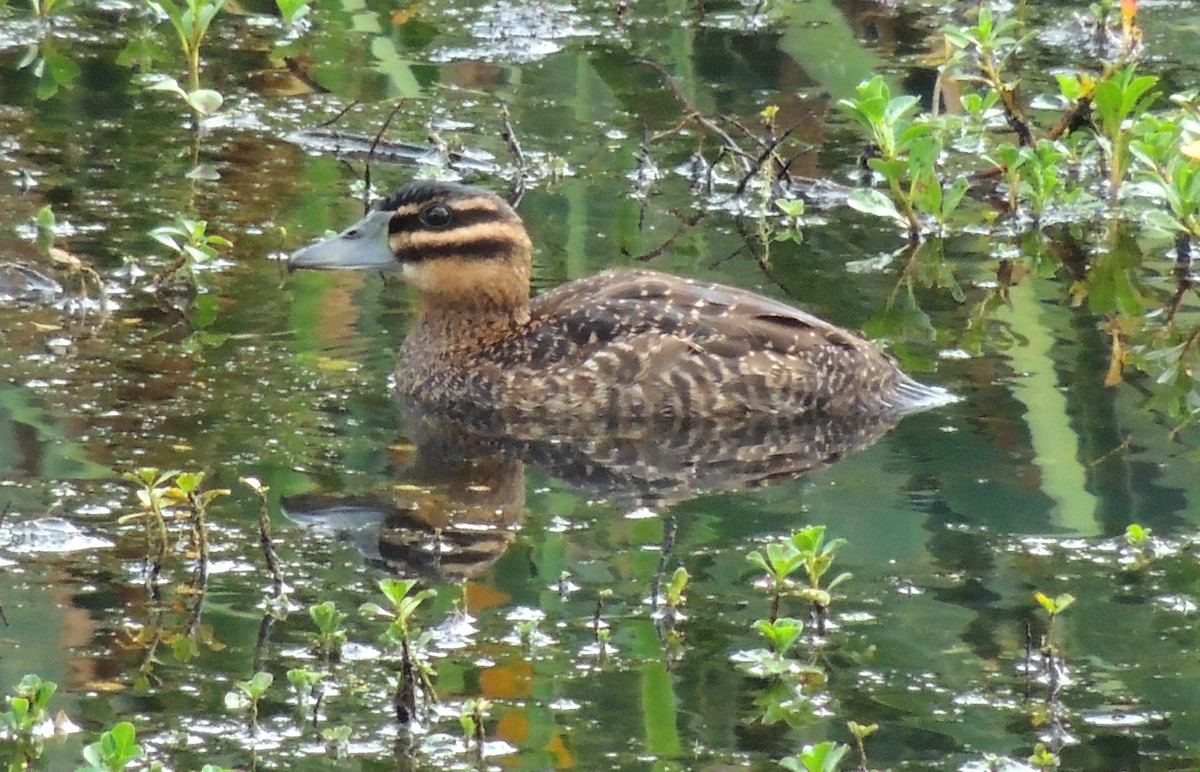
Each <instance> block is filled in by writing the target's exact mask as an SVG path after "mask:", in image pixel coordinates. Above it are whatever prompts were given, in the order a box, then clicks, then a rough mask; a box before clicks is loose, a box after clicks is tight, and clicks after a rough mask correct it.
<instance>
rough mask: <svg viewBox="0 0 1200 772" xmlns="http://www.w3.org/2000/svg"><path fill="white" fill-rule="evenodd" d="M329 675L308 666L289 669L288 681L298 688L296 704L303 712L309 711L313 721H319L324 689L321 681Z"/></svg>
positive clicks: (314, 722)
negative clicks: (318, 715) (318, 716)
mask: <svg viewBox="0 0 1200 772" xmlns="http://www.w3.org/2000/svg"><path fill="white" fill-rule="evenodd" d="M328 677H329V673H326V672H323V671H317V670H309V669H308V668H303V667H295V668H292V669H291V670H289V671H287V679H288V683H290V684H291V685H292V688H293V689H295V690H296V705H297V707H298V708H299V709H300V711H301V712H309V713H311V716H312V723H313V724H314V725H315V724H316V723H317V714H318V711H319V710H320V708H321V697H322V696H323V691H322V689H321V682H322V681H324V680H325V679H326V678H328Z"/></svg>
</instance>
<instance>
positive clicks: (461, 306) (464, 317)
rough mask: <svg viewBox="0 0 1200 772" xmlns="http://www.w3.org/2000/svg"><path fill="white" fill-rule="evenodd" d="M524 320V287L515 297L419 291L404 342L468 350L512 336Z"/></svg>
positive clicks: (440, 349) (526, 292)
mask: <svg viewBox="0 0 1200 772" xmlns="http://www.w3.org/2000/svg"><path fill="white" fill-rule="evenodd" d="M528 321H529V290H528V289H525V290H524V292H523V293H522V294H521V295H519V296H517V297H511V296H497V295H496V294H495V293H487V294H479V295H476V296H473V297H470V298H461V297H460V298H448V297H445V296H444V295H436V296H432V297H431V296H427V295H425V294H422V296H421V299H420V306H419V310H418V312H417V319H416V322H415V323H414V325H413V327H412V330H411V331H410V332H409V340H408V345H409V346H412V347H417V348H419V349H421V350H423V351H426V352H439V353H441V354H444V355H451V356H453V355H455V354H463V353H469V352H471V351H474V350H478V349H480V348H483V347H485V346H488V345H490V344H492V343H496V342H498V341H501V340H503V339H505V338H507V337H510V336H512V335H513V334H515V333H516V331H517V330H519V329H520V328H521V327H522V326H524V325H525V323H526V322H528Z"/></svg>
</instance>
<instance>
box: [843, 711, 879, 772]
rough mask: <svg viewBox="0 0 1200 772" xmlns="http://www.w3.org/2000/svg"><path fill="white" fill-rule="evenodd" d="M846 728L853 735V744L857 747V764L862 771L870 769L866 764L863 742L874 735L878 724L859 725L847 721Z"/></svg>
mask: <svg viewBox="0 0 1200 772" xmlns="http://www.w3.org/2000/svg"><path fill="white" fill-rule="evenodd" d="M846 726H847V728H849V729H850V734H852V735H854V743H855V745H857V746H858V762H859V766H860V767H862V768H863V769H870V765H868V764H867V749H866V746H865V745H864V741H865V740H866V739H867V738H868V737H870V736H871V735H873V734H875V732H876V730H878V729H879V724H865V725H864V724H860V723H858V722H857V721H847V722H846Z"/></svg>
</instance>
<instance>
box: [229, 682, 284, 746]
mask: <svg viewBox="0 0 1200 772" xmlns="http://www.w3.org/2000/svg"><path fill="white" fill-rule="evenodd" d="M274 681H275V676H273V675H271V674H270V673H266V672H263V671H259V672H257V673H255V674H254V675H253V676H251V677H250V678H249V679H248V680H245V681H234V682H233V686H234V688H235V689H237V691H234V692H229V693H228V694H227V695H225V706H226V707H227V708H230V709H231V710H238V709H241V708H245V709H246V710H247V711H248V713H249V726H250V731H251V732H257V731H258V704H259V702H261V701H262V698H263V696H264V695H266V693H267V689H270V688H271V684H272V683H273V682H274Z"/></svg>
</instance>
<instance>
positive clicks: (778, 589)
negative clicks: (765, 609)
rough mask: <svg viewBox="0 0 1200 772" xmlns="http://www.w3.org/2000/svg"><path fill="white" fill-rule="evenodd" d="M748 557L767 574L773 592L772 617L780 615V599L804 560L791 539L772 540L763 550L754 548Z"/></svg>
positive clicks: (767, 581)
mask: <svg viewBox="0 0 1200 772" xmlns="http://www.w3.org/2000/svg"><path fill="white" fill-rule="evenodd" d="M746 559H747V560H749V561H750V562H751V563H753V564H754V565H755V566H758V567H759V568H760V569H762V570H763V572H764V573H765V574H766V577H765V579H766V584H767V590H768V591H769V592H770V593H771V619H775V618H777V617H778V616H779V601H780V598H781V597H782V596H783V594H784V593H785V592H787V591H788V590H790V589H791V588H792V587H793V586H794V585H793V583H792V581H791V579H790V577H791V575H792V573H793V572H795V571H796V570H797V569H798V568H800V564H801V562H802V560H803V558H802V557H801V555H800V554H799V552H798V551H797V550H796V548H795V546H793V545H792V543H791V542H790V541H783V542H772V543H771V544H768V545H767V546H766V547H764V548H763V549H762V550H761V551H760V550H754V551H753V552H751V553H750V554H749V555H747V556H746Z"/></svg>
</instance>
